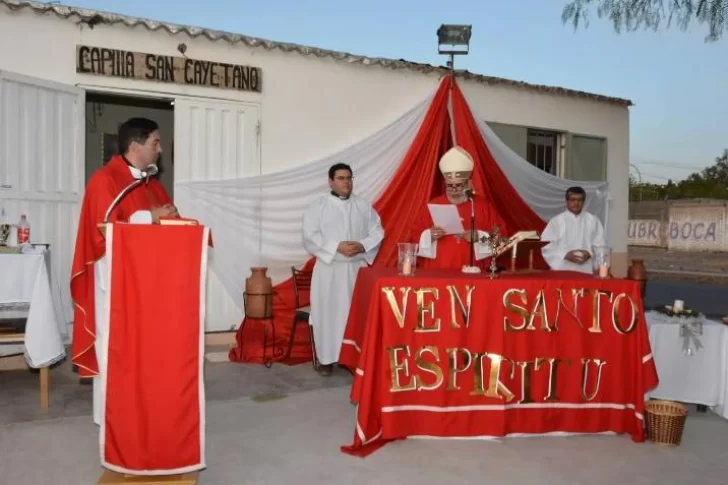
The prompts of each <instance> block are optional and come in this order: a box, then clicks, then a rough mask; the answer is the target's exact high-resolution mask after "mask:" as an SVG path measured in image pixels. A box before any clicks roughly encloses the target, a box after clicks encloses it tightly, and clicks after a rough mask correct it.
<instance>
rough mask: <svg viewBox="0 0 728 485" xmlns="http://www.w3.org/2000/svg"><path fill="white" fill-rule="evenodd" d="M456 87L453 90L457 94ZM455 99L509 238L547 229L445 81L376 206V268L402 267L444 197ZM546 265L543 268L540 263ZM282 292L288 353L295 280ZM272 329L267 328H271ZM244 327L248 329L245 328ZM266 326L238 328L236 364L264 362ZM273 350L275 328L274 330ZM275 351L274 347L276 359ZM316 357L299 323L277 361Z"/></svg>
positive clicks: (458, 122) (459, 127)
mask: <svg viewBox="0 0 728 485" xmlns="http://www.w3.org/2000/svg"><path fill="white" fill-rule="evenodd" d="M451 87H452V90H451ZM450 95H452V105H453V117H454V125H455V133H456V139H457V142H458V145H460V146H462V147H463V148H465V149H466V150H467V151H468V152H469V153H470V154H471V155H472V156H473V158H474V160H475V170H474V174H473V187H474V189H475V191H476V192H477V193H479V194H482V195H483V196H484V197H486V198H489V199H490V200H491V201H493V203H494V204H495V207H497V208H499V209H500V210H501V216H502V217H503V218H504V219H505V224H506V226H507V227H506V228H504V229H505V232H506V234H509V235H510V234H512V233H514V232H515V231H518V230H536V231H539V232H540V231H543V229H544V227H545V223H544V221H543V220H541V219H540V218H539V217H538V215H536V213H534V212H533V210H531V208H530V207H529V206H528V205H527V204H526V203H525V202H524V201H523V199H522V198H521V197H520V196H519V195H518V192H517V191H516V190H515V189H514V188H513V186H512V185H511V184H510V182H509V181H508V179H507V178H506V176H505V174H504V173H503V172H502V171H501V169H500V167H499V166H498V164H497V163H496V162H495V160H494V159H493V156H492V155H491V153H490V151H489V150H488V147H487V145H486V143H485V140H484V139H483V137H482V136H481V134H480V130H479V129H478V125H477V123H476V122H475V119H474V118H473V115H472V113H471V111H470V108H469V107H468V105H467V102H466V101H465V97H464V96H463V94H462V92H461V91H460V88H459V87H458V85H457V83H456V82H454V81H453V80H452V78H451V77H450V76H446V77H444V78H443V79H442V81H441V82H440V86H439V88H438V90H437V92H436V93H435V97H434V99H433V101H432V104H431V105H430V107H429V109H428V111H427V114H426V115H425V119H424V121H423V123H422V126H421V127H420V129H419V131H418V133H417V136H416V137H415V139H414V141H413V142H412V146H411V147H410V149H409V151H408V152H407V155H406V156H405V157H404V159H403V160H402V163H401V165H400V167H399V168H398V169H397V172H396V173H395V175H394V178H393V179H392V181H391V183H390V184H389V185H388V186H387V188H386V190H385V191H384V193H383V194H382V195H381V196H380V197H379V199H378V200H377V201H376V202H375V203H374V208H375V209H376V210H377V212H378V213H379V215H380V217H381V219H382V225H383V226H384V232H385V238H384V241H383V242H382V247H381V249H380V250H379V255H378V256H377V259H376V261H375V263H374V265H375V266H395V265H396V264H397V243H398V242H402V241H411V240H413V238H414V237H415V235H413V234H411V229H412V224H411V221H410V219H411V217H412V214H416V213H418V211H420V210H421V208H422V207H423V206H424V205H425V204H427V202H428V201H429V200H430V199H432V198H433V197H435V196H437V195H441V194H443V193H444V182H443V180H442V177H441V176H440V171H439V169H438V163H439V161H440V157H441V156H442V155H443V154H445V152H446V151H447V150H449V149H450V148H451V147H452V146H453V140H452V135H451V130H450V116H449V113H448V109H447V108H448V99H449V97H450ZM535 259H536V261H535V263H536V265H537V266H542V265H543V260H542V258H541V255H540V253H539V254H538V255H536V258H535ZM539 263H540V264H539ZM313 264H314V260H313V259H310V260H309V261H308V262H307V263H306V265H305V269H312V268H313ZM274 291H275V292H276V295H275V299H274V304H273V312H274V315H275V319H274V322H275V329H276V346H277V347H279V348H281V349H283V350H284V351H285V350H287V348H288V347H287V345H288V340H289V338H290V335H291V329H292V324H293V315H294V306H295V305H294V291H293V281H292V280H290V279H289V280H287V281H284V282H282V283H280V284H279V285H277V286H276V287H275V288H274ZM307 304H308V295H307V294H306V295H302V297H301V305H307ZM266 325H267V324H266ZM241 328H242V327H241ZM262 332H263V324H262V323H261V322H256V321H250V322H247V323H246V325H245V327H244V330H243V331H241V330H238V332H237V335H236V340H237V347H236V348H234V349H232V350H231V351H230V354H229V357H230V360H231V361H233V362H255V363H262V362H263V333H262ZM268 332H269V333H268V345H269V346H270V337H271V335H270V330H268ZM270 352H271V350H270V349H268V356H269V357H270V355H271V354H270ZM310 359H311V344H310V341H309V334H308V329H307V328H306V325H305V324H303V323H299V324H298V328H297V329H296V335H295V338H294V345H293V350H292V351H291V356H290V358H288V359H285V360H284V359H282V358H281V357H279V358H278V359H276V361H277V362H282V363H286V364H299V363H302V362H306V361H309V360H310Z"/></svg>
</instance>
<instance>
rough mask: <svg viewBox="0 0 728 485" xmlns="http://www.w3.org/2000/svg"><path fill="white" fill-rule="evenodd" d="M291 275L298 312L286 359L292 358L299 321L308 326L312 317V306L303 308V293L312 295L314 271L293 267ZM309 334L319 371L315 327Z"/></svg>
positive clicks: (309, 330)
mask: <svg viewBox="0 0 728 485" xmlns="http://www.w3.org/2000/svg"><path fill="white" fill-rule="evenodd" d="M291 273H292V274H293V291H294V294H295V298H296V311H295V313H294V315H293V325H292V326H291V338H290V340H289V342H288V353H287V354H286V359H288V358H289V357H290V356H291V351H292V350H293V339H294V338H295V337H296V326H297V325H298V322H299V321H303V322H306V324H308V318H309V317H310V316H311V305H307V306H301V292H303V291H308V292H309V294H310V293H311V278H312V277H313V271H303V270H298V269H296V267H295V266H291ZM308 333H309V336H310V338H311V355H312V363H313V368H314V369H318V358H317V356H316V343H315V342H314V339H313V327H311V325H309V326H308Z"/></svg>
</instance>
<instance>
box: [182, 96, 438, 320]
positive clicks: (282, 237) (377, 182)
mask: <svg viewBox="0 0 728 485" xmlns="http://www.w3.org/2000/svg"><path fill="white" fill-rule="evenodd" d="M431 101H432V97H429V98H427V99H425V100H424V101H422V102H421V103H419V104H418V105H417V106H415V107H414V108H413V109H411V110H410V111H409V112H407V113H406V114H404V115H403V116H402V117H400V118H399V119H397V120H396V121H394V122H393V123H391V124H390V125H389V126H387V127H385V128H383V129H382V130H380V131H379V132H377V133H375V134H373V135H371V136H369V137H367V138H365V139H363V140H362V141H360V142H358V143H356V144H354V145H353V146H351V147H349V148H347V149H345V150H343V151H341V152H339V153H336V154H333V155H331V156H328V157H325V158H323V159H321V160H316V161H314V162H310V163H307V164H305V165H299V166H297V167H296V168H292V169H290V170H285V171H282V172H277V173H272V174H266V175H260V176H256V177H248V178H243V179H235V180H221V181H201V182H183V183H179V184H175V189H174V190H175V204H176V205H177V207H178V208H179V211H180V213H181V214H183V215H184V217H189V218H193V219H197V220H199V221H200V222H201V223H202V224H205V225H206V226H208V227H210V230H211V233H212V239H213V244H214V248H213V249H212V250H211V251H210V264H211V267H212V269H213V271H215V274H216V275H217V276H218V278H219V279H220V282H221V283H222V285H223V286H224V287H225V289H226V290H227V291H228V293H229V294H230V295H242V294H243V291H244V286H245V279H246V278H247V277H248V276H249V275H250V267H251V266H267V267H268V275H269V276H270V277H271V279H272V280H273V284H274V285H275V284H277V283H279V282H281V281H284V280H286V279H287V278H289V277H290V276H291V269H290V268H291V266H292V265H293V266H300V265H302V264H303V263H305V262H306V261H307V260H308V259H309V258H310V256H309V255H308V253H306V251H305V249H304V248H303V243H302V241H301V223H302V218H303V211H304V209H305V208H306V206H307V205H308V204H309V202H311V200H313V199H314V198H315V197H316V196H318V195H320V194H324V193H327V192H328V191H329V190H330V189H329V186H328V182H327V180H328V170H329V167H331V165H333V164H335V163H340V162H343V163H347V164H349V165H350V166H351V167H352V170H353V171H354V190H355V191H356V193H357V194H358V195H360V196H362V197H364V198H365V199H367V200H369V201H371V202H372V203H373V202H374V201H376V200H377V198H379V195H380V194H381V193H382V191H383V190H384V189H385V188H386V187H387V184H388V183H389V181H390V180H391V178H392V176H393V175H394V173H395V172H396V170H397V168H398V167H399V165H400V163H401V162H402V160H403V159H404V157H405V155H406V154H407V150H408V149H409V147H410V145H411V144H412V142H413V141H414V139H415V136H416V135H417V131H418V130H419V127H420V125H421V124H422V122H423V120H424V118H425V114H426V113H427V109H428V107H429V106H430V103H431ZM233 300H234V301H235V302H236V303H237V304H238V305H240V306H242V300H241V299H240V298H237V297H236V298H233Z"/></svg>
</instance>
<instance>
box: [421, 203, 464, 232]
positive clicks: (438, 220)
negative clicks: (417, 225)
mask: <svg viewBox="0 0 728 485" xmlns="http://www.w3.org/2000/svg"><path fill="white" fill-rule="evenodd" d="M427 208H428V209H430V216H432V222H434V224H435V226H437V227H439V228H441V229H442V230H444V231H445V234H462V233H463V232H465V228H464V227H463V221H462V220H461V219H460V213H458V209H457V207H455V206H454V205H453V204H427Z"/></svg>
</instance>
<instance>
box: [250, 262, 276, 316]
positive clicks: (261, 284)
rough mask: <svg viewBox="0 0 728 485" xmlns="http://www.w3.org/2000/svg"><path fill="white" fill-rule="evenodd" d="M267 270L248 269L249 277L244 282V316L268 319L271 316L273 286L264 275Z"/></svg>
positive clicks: (259, 268) (262, 268)
mask: <svg viewBox="0 0 728 485" xmlns="http://www.w3.org/2000/svg"><path fill="white" fill-rule="evenodd" d="M267 271H268V268H265V267H253V268H250V272H251V275H250V277H248V279H246V280H245V293H246V295H245V316H246V317H248V318H270V317H271V316H272V315H273V295H272V293H273V284H272V282H271V280H270V277H268V275H267V274H266V272H267Z"/></svg>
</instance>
